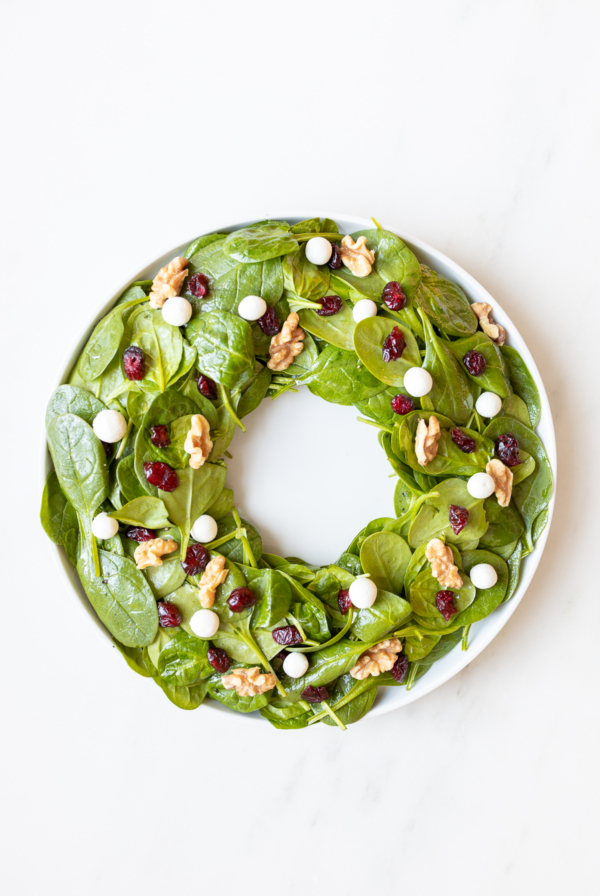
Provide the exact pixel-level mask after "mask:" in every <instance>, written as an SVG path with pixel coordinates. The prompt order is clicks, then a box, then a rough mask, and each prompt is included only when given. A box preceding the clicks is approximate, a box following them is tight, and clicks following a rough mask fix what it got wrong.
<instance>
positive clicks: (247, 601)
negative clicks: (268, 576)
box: [227, 588, 256, 613]
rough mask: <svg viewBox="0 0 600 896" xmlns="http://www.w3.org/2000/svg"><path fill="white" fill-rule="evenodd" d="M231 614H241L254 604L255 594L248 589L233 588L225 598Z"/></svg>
mask: <svg viewBox="0 0 600 896" xmlns="http://www.w3.org/2000/svg"><path fill="white" fill-rule="evenodd" d="M227 603H228V604H229V609H230V610H231V612H232V613H241V612H242V610H246V609H247V608H248V607H253V606H254V604H255V603H256V594H255V593H254V591H252V590H251V589H250V588H234V589H233V591H232V592H231V594H230V595H229V597H228V598H227Z"/></svg>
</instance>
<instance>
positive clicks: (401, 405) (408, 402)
mask: <svg viewBox="0 0 600 896" xmlns="http://www.w3.org/2000/svg"><path fill="white" fill-rule="evenodd" d="M390 404H391V405H392V410H393V412H394V414H408V413H410V411H414V409H415V403H414V401H413V400H412V398H409V397H408V396H407V395H402V394H400V395H394V397H393V398H392V400H391V402H390Z"/></svg>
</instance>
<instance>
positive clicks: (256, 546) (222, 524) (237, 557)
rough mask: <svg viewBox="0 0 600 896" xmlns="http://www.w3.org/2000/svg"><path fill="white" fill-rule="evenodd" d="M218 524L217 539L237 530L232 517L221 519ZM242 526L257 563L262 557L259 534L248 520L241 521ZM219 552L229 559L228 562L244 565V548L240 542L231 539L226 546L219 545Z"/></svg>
mask: <svg viewBox="0 0 600 896" xmlns="http://www.w3.org/2000/svg"><path fill="white" fill-rule="evenodd" d="M218 523H219V528H218V531H217V539H219V538H223V536H224V535H230V534H231V533H232V532H233V531H234V530H235V529H237V526H236V523H235V520H234V519H233V517H232V516H226V517H223V519H220V520H218ZM242 525H243V527H244V529H245V530H246V532H247V534H248V541H249V542H250V547H251V548H252V553H253V554H254V559H255V560H256V562H257V563H258V561H259V560H260V558H261V557H262V538H261V537H260V533H259V531H258V529H256V528H255V527H254V526H253V525H252V523H249V522H248V520H245V519H242ZM219 550H220V551H221V553H222V554H224V555H225V556H226V557H229V559H230V560H233V562H234V563H244V546H243V545H242V542H241V541H239V540H237V539H232V540H231V541H228V542H227V543H226V544H223V545H221V547H220V548H219Z"/></svg>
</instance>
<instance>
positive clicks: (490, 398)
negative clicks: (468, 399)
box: [475, 392, 502, 417]
mask: <svg viewBox="0 0 600 896" xmlns="http://www.w3.org/2000/svg"><path fill="white" fill-rule="evenodd" d="M501 407H502V399H501V398H500V396H499V395H496V394H495V392H482V393H481V395H480V396H479V398H478V399H477V401H476V402H475V410H476V411H477V413H478V414H481V416H482V417H495V416H496V414H498V413H500V408H501Z"/></svg>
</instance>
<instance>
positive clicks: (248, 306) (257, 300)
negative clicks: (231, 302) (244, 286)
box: [238, 296, 267, 320]
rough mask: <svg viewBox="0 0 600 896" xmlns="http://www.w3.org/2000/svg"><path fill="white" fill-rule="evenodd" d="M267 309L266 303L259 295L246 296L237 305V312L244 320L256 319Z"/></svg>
mask: <svg viewBox="0 0 600 896" xmlns="http://www.w3.org/2000/svg"><path fill="white" fill-rule="evenodd" d="M266 310H267V303H266V302H265V300H264V299H261V297H260V296H246V298H245V299H242V301H241V302H240V304H239V305H238V314H239V316H240V317H243V318H244V320H258V318H259V317H262V316H263V314H264V313H265V311H266Z"/></svg>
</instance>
